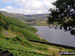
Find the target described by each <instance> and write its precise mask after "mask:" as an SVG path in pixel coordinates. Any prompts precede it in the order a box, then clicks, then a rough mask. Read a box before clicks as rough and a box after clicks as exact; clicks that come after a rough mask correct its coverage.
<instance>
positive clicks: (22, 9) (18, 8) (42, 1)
mask: <svg viewBox="0 0 75 56" xmlns="http://www.w3.org/2000/svg"><path fill="white" fill-rule="evenodd" d="M54 1H56V0H0V10H2V11H8V12H13V13H21V14H42V13H48V10H49V9H50V8H54V6H53V5H52V2H54Z"/></svg>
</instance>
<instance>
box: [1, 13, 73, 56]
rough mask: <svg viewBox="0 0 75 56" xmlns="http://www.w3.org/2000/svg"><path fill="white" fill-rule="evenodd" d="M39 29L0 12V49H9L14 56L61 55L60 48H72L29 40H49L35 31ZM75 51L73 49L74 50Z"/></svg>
mask: <svg viewBox="0 0 75 56" xmlns="http://www.w3.org/2000/svg"><path fill="white" fill-rule="evenodd" d="M36 32H37V29H35V28H33V27H31V26H30V25H27V24H25V23H23V22H21V21H20V20H17V19H15V18H12V17H8V16H5V15H3V14H0V49H1V50H8V51H9V52H10V53H12V54H13V55H14V56H50V55H56V56H58V55H59V50H60V49H62V50H72V49H68V48H63V47H58V46H55V45H47V44H42V43H37V42H31V41H29V40H34V41H40V42H47V41H46V40H44V39H42V38H40V37H39V36H38V35H36V34H35V33H36ZM72 51H73V50H72Z"/></svg>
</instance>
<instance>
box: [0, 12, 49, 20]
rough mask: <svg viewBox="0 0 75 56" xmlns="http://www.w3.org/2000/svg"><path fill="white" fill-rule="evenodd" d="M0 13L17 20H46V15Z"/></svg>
mask: <svg viewBox="0 0 75 56" xmlns="http://www.w3.org/2000/svg"><path fill="white" fill-rule="evenodd" d="M0 13H2V14H4V15H6V16H10V17H15V18H17V19H22V20H25V19H47V16H48V14H35V15H24V14H18V13H9V12H6V11H0Z"/></svg>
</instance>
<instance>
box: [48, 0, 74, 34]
mask: <svg viewBox="0 0 75 56" xmlns="http://www.w3.org/2000/svg"><path fill="white" fill-rule="evenodd" d="M53 5H54V6H55V7H56V8H55V9H50V10H49V11H50V12H51V13H50V14H49V16H48V23H49V24H52V23H54V22H57V23H58V24H61V27H63V28H64V29H65V30H72V29H73V28H75V0H57V1H56V2H54V3H53ZM68 27H69V28H68ZM74 33H75V31H74Z"/></svg>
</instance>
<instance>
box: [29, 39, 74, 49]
mask: <svg viewBox="0 0 75 56" xmlns="http://www.w3.org/2000/svg"><path fill="white" fill-rule="evenodd" d="M29 41H31V42H36V43H42V44H46V45H53V46H57V47H63V48H67V49H75V47H72V46H67V45H61V44H55V43H49V42H42V41H35V40H29Z"/></svg>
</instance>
